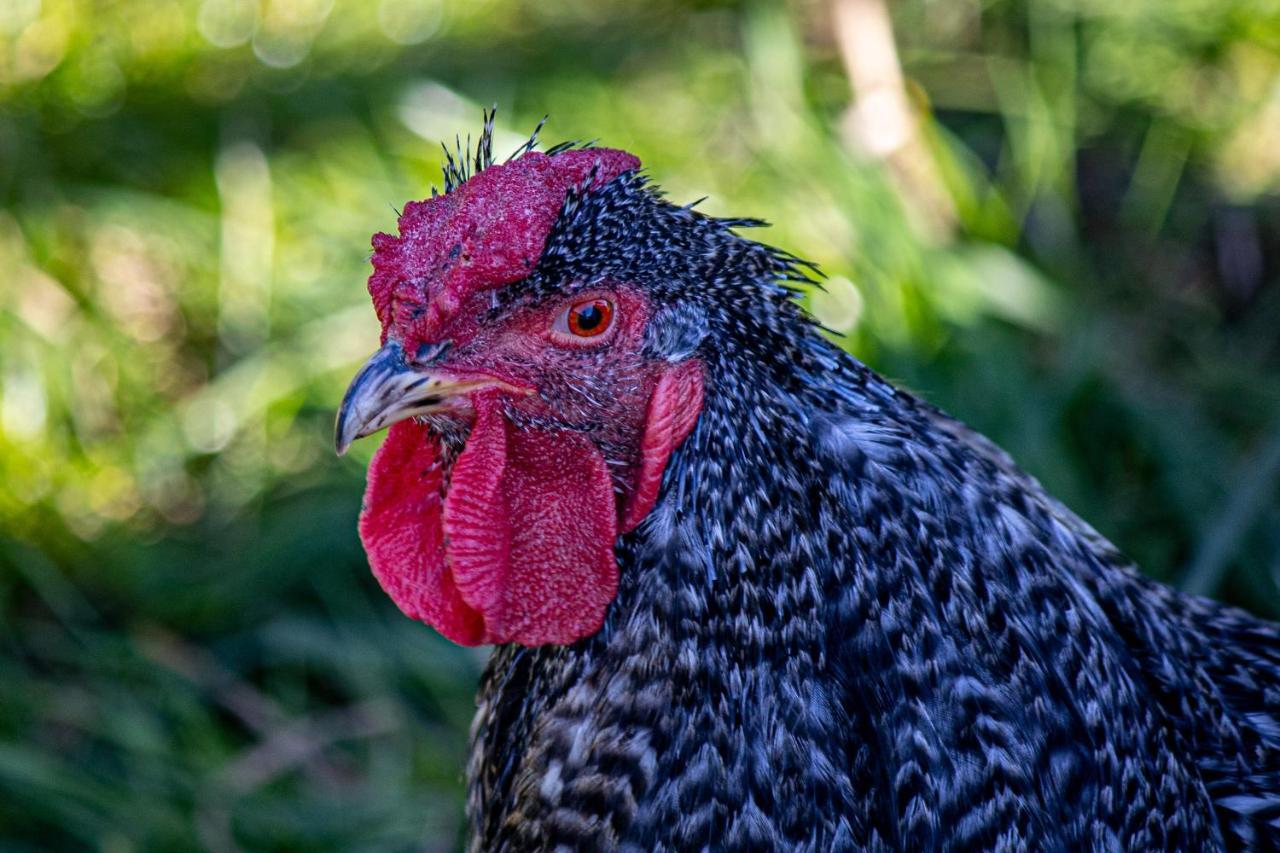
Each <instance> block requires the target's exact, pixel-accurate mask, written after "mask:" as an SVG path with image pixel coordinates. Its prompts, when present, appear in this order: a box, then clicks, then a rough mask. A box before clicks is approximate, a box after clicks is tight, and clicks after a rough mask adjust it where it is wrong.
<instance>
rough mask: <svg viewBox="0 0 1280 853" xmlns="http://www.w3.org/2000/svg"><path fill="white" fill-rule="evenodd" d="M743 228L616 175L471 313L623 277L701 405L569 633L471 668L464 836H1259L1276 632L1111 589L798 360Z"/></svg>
mask: <svg viewBox="0 0 1280 853" xmlns="http://www.w3.org/2000/svg"><path fill="white" fill-rule="evenodd" d="M535 141H536V135H535ZM485 151H486V152H488V151H489V149H488V147H487V146H486V147H485ZM490 160H491V155H490V154H488V153H486V154H485V155H484V157H483V158H479V157H478V158H477V161H476V163H475V166H476V168H481V165H482V163H483V162H488V161H490ZM458 162H461V163H464V164H465V163H466V162H467V159H466V158H465V157H460V158H459V159H458V160H455V163H458ZM459 178H461V179H464V180H465V171H464V170H462V169H459V168H458V167H457V166H456V165H455V167H454V174H453V179H454V180H455V181H456V180H458V179H459ZM449 182H450V181H449V174H448V173H447V174H446V183H447V184H448V183H449ZM751 224H755V223H754V222H753V221H746V220H717V219H714V218H711V217H707V216H704V215H702V214H700V213H698V212H696V211H694V210H692V209H691V208H689V207H681V206H676V205H673V204H671V203H669V202H667V201H665V200H664V199H663V198H662V197H661V196H660V195H659V194H657V193H656V192H655V191H654V190H653V189H652V188H650V187H649V186H648V185H647V183H646V180H645V178H644V177H643V176H642V175H639V174H635V173H629V174H625V175H623V176H621V177H619V178H617V179H615V180H614V181H612V182H611V183H610V184H608V185H607V186H606V187H604V188H603V189H601V190H599V191H595V192H583V193H576V194H574V195H573V196H572V197H571V198H570V199H569V200H568V201H567V202H566V206H565V209H564V212H563V213H562V215H561V217H560V220H559V222H558V223H557V224H556V226H555V229H554V231H553V233H552V235H551V237H550V238H549V240H548V242H547V245H546V248H545V250H544V252H543V256H542V258H541V262H540V264H539V266H538V268H537V270H536V271H535V273H534V274H533V275H531V276H530V277H529V278H528V279H527V280H526V281H524V282H521V283H520V284H518V285H516V286H513V287H512V288H508V289H506V290H504V292H503V297H502V298H503V299H504V300H528V299H538V298H540V297H541V296H543V295H551V294H558V293H559V292H561V291H562V290H564V289H565V288H566V287H569V286H571V285H575V284H576V285H580V284H581V283H583V282H593V281H603V280H616V281H626V282H631V283H634V284H636V285H638V286H640V287H643V288H645V290H646V292H647V293H648V294H649V297H650V299H651V300H652V302H653V303H654V304H655V305H656V306H657V312H656V316H655V319H654V320H653V321H652V324H651V328H650V329H649V331H648V335H647V338H646V340H647V342H648V343H647V345H648V346H650V347H652V349H653V352H654V353H655V355H657V356H660V357H664V358H669V359H671V360H679V359H683V358H688V357H697V358H700V359H702V360H703V361H704V362H705V364H706V368H707V369H706V376H707V388H706V399H705V405H704V409H703V412H702V415H701V418H700V420H699V422H698V425H697V427H696V429H695V430H694V432H693V434H692V435H691V436H690V438H689V439H688V440H687V441H686V442H685V443H684V445H683V446H682V447H681V448H680V449H679V450H678V451H677V452H676V453H675V455H674V456H673V457H672V460H671V462H670V464H669V466H668V468H667V471H666V474H665V478H664V481H663V487H662V492H661V497H660V499H659V502H658V505H657V507H656V508H655V509H654V511H653V512H652V513H651V514H650V516H649V517H648V518H647V519H646V521H645V522H644V523H643V524H642V525H641V526H640V527H639V528H638V529H637V530H636V531H634V532H633V533H631V534H628V535H626V536H624V537H623V538H622V539H621V540H620V542H619V544H618V554H619V559H620V567H621V586H620V589H619V592H618V597H617V600H616V601H615V602H614V604H613V606H612V608H611V610H610V612H609V615H608V618H607V620H606V622H605V625H604V627H603V629H602V630H601V631H600V632H599V633H598V634H597V635H595V636H593V637H591V638H588V639H585V640H582V641H581V642H579V643H577V644H576V645H573V646H571V647H544V648H537V649H528V648H523V647H519V646H506V647H499V648H498V649H497V650H496V651H495V653H494V655H493V658H492V661H491V663H490V665H489V668H488V672H487V674H486V676H485V679H484V683H483V686H482V688H481V691H480V696H479V713H478V715H477V717H476V721H475V725H474V730H473V750H472V756H471V761H470V765H469V781H470V796H469V813H470V819H471V823H472V830H473V835H472V841H471V849H472V850H476V851H481V850H483V851H526V850H553V849H554V850H631V851H651V850H673V851H674V850H808V851H831V850H975V849H993V850H1037V851H1042V850H1083V849H1090V850H1194V851H1200V850H1220V849H1246V850H1248V849H1252V850H1263V849H1273V848H1275V847H1277V846H1278V845H1280V630H1278V629H1277V626H1275V625H1272V624H1267V623H1264V622H1261V621H1259V620H1257V619H1255V618H1253V617H1251V616H1249V615H1247V614H1245V613H1243V612H1241V611H1238V610H1233V609H1230V608H1227V607H1223V606H1221V605H1218V604H1215V603H1213V602H1211V601H1207V600H1204V599H1200V598H1192V597H1189V596H1185V595H1181V594H1179V593H1176V592H1174V591H1173V590H1171V589H1168V588H1166V587H1164V586H1161V585H1159V584H1156V583H1154V582H1151V581H1149V580H1146V579H1144V578H1143V577H1142V576H1141V575H1139V574H1138V573H1137V572H1136V571H1135V570H1134V568H1133V567H1132V566H1131V565H1130V564H1129V562H1128V561H1127V560H1126V559H1125V558H1124V557H1123V556H1121V555H1120V554H1119V553H1118V552H1117V551H1116V549H1115V548H1113V547H1112V546H1111V545H1110V544H1109V543H1108V542H1107V541H1105V540H1104V539H1103V538H1102V537H1101V536H1099V535H1098V534H1097V533H1096V532H1094V531H1093V530H1092V529H1091V528H1090V527H1089V526H1088V525H1087V524H1085V523H1084V522H1083V521H1081V520H1080V519H1079V518H1077V517H1076V516H1075V515H1073V514H1072V513H1071V512H1070V511H1069V510H1067V509H1066V508H1065V507H1063V506H1062V505H1061V504H1059V503H1058V502H1056V501H1055V500H1053V499H1052V498H1051V497H1049V496H1048V495H1046V494H1045V493H1044V491H1043V490H1042V489H1041V487H1040V486H1039V484H1037V483H1036V482H1035V480H1033V479H1032V478H1031V477H1029V476H1028V475H1027V474H1025V473H1023V472H1022V471H1020V470H1019V469H1018V468H1017V466H1016V465H1015V464H1014V463H1013V462H1012V461H1011V460H1010V459H1009V457H1008V456H1006V455H1005V454H1004V453H1003V452H1002V451H1000V450H999V449H997V448H996V447H995V446H994V445H992V444H991V443H990V442H989V441H987V440H986V439H985V438H983V437H981V436H979V435H977V434H975V433H973V432H972V431H970V430H969V429H967V428H966V427H964V426H963V425H961V424H959V423H957V422H956V421H954V420H952V419H950V418H948V417H947V416H946V415H944V414H942V413H940V412H938V411H937V410H935V409H933V408H931V407H929V406H928V405H926V404H924V403H922V402H920V401H919V400H917V399H916V398H914V397H912V396H911V395H909V394H907V393H905V392H903V391H901V390H898V389H896V388H894V387H893V386H891V385H890V384H888V383H887V382H886V381H885V380H883V379H881V378H880V377H879V376H877V375H876V374H875V373H874V372H872V371H871V370H869V369H868V368H867V367H865V366H863V365H862V364H860V363H859V362H857V361H856V360H855V359H853V358H852V357H850V356H849V355H847V354H846V353H844V352H842V351H840V350H839V349H837V348H836V347H834V346H832V345H831V344H830V343H829V342H828V341H827V340H825V339H824V338H823V337H822V335H821V334H820V333H819V330H818V328H817V327H816V325H815V324H814V323H813V321H812V320H810V319H809V318H808V317H806V316H805V315H804V314H803V312H802V311H801V310H800V308H799V307H798V305H797V304H796V302H795V300H794V298H793V297H794V292H793V289H792V287H791V284H792V283H793V282H795V281H796V280H797V279H804V278H805V277H806V276H807V274H808V272H809V267H808V266H807V265H806V264H804V262H802V261H800V260H798V259H796V258H794V257H792V256H790V255H788V254H785V253H783V252H780V251H777V250H775V249H771V248H768V247H765V246H763V245H761V244H759V243H755V242H752V241H750V240H747V239H745V238H743V237H741V236H739V235H738V234H736V233H735V232H734V230H733V229H734V227H736V226H744V225H751Z"/></svg>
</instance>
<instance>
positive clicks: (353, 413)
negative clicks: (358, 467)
mask: <svg viewBox="0 0 1280 853" xmlns="http://www.w3.org/2000/svg"><path fill="white" fill-rule="evenodd" d="M481 384H484V383H478V382H475V381H460V380H458V379H455V378H453V377H450V376H446V375H444V374H443V373H441V372H439V371H438V370H429V369H427V368H425V367H420V366H414V365H411V364H409V363H408V362H407V361H406V360H405V357H404V350H403V348H401V346H400V344H399V343H397V342H396V341H390V342H388V343H387V345H386V346H384V347H383V348H382V349H380V350H378V351H377V352H375V353H374V354H373V355H372V356H370V358H369V360H368V361H367V362H365V365H364V367H362V368H360V372H359V373H357V374H356V376H355V378H354V379H352V380H351V385H350V386H349V387H348V388H347V393H346V394H345V395H344V396H343V398H342V407H341V408H340V409H338V420H337V423H336V424H335V425H334V430H333V444H334V449H335V450H337V451H338V455H339V456H341V455H342V454H344V453H346V452H347V448H348V447H350V446H351V442H353V441H355V440H356V439H357V438H363V437H364V436H366V435H372V434H373V433H375V432H377V431H378V430H381V429H385V428H387V427H389V426H391V425H392V424H393V423H395V422H396V421H402V420H404V419H405V418H412V417H414V416H416V415H426V414H430V413H431V412H438V411H441V410H443V409H446V408H450V406H449V403H450V400H451V398H453V397H456V396H457V395H458V394H460V393H461V392H463V391H468V390H472V389H474V388H475V387H477V385H481Z"/></svg>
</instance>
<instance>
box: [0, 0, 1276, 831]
mask: <svg viewBox="0 0 1280 853" xmlns="http://www.w3.org/2000/svg"><path fill="white" fill-rule="evenodd" d="M837 6H838V7H840V10H841V11H842V13H843V15H844V17H843V18H842V17H841V15H838V14H836V11H837V10H836V9H833V7H837ZM883 8H884V7H883V6H882V5H881V4H879V2H878V0H848V2H845V3H843V4H842V3H839V2H836V3H828V4H824V3H818V2H804V3H801V2H795V3H792V4H790V5H779V4H770V3H764V2H756V3H752V2H741V3H739V2H727V0H726V1H723V2H716V0H701V2H693V1H691V2H683V3H681V2H673V0H661V2H658V3H651V4H645V5H643V6H633V5H631V4H623V3H621V2H603V3H590V4H588V3H584V2H575V3H567V4H534V3H516V2H509V0H485V2H471V3H467V4H461V3H440V2H433V0H378V2H374V3H365V2H356V0H262V2H259V0H201V2H195V0H190V2H188V0H183V2H156V1H155V0H149V1H148V0H115V2H107V0H100V2H90V0H6V2H4V3H0V199H2V200H3V206H2V209H0V285H2V286H0V483H2V484H3V485H0V525H2V528H0V533H2V534H3V538H2V539H0V612H2V613H3V620H2V622H0V637H2V642H3V645H4V652H5V653H4V655H3V657H0V838H3V840H4V842H5V847H6V849H10V848H11V849H19V850H20V849H29V850H47V849H62V848H71V849H79V848H85V847H88V848H95V849H102V850H110V851H124V850H134V849H147V850H168V849H175V850H176V849H190V848H193V847H203V848H206V849H211V850H232V849H236V848H243V849H255V850H257V849H280V850H285V849H388V850H394V849H409V848H414V849H417V848H424V847H425V848H426V849H454V848H455V847H456V845H457V844H458V842H459V839H460V837H461V802H462V800H461V793H460V775H461V767H462V761H463V756H464V751H465V731H466V726H467V723H468V720H469V716H470V711H471V693H472V689H473V685H474V679H475V676H476V674H477V672H478V669H479V667H480V665H481V663H482V657H481V656H479V655H477V654H475V653H472V652H468V651H464V650H461V649H457V648H455V647H452V646H450V645H448V644H447V643H445V642H444V641H442V640H441V639H440V638H438V637H437V636H436V635H434V633H432V632H431V631H430V630H428V629H426V628H423V627H421V626H419V625H417V624H415V623H411V622H408V621H407V620H405V619H403V617H401V616H400V615H399V614H398V613H397V612H396V611H395V610H394V608H393V607H392V605H391V604H390V602H389V601H387V600H386V599H385V597H384V596H383V595H382V594H381V593H380V592H379V591H378V590H377V588H376V585H375V584H374V583H373V582H372V580H371V578H370V577H369V573H368V571H367V568H366V567H365V563H364V559H363V555H362V554H361V552H360V549H359V545H358V542H357V541H356V538H355V534H354V517H355V513H356V511H357V508H358V506H359V499H360V491H361V488H362V482H363V468H364V464H365V463H366V462H367V459H368V457H369V455H370V454H371V452H372V449H373V448H372V446H366V445H357V448H356V450H355V452H354V453H353V454H352V457H351V458H348V459H345V460H342V461H339V460H336V459H334V458H333V457H332V456H331V454H330V452H329V440H330V438H329V430H330V425H331V421H332V412H333V408H334V406H335V404H336V401H337V400H338V398H339V396H340V393H341V390H342V387H343V385H344V384H345V381H346V380H347V378H348V377H349V375H350V373H351V372H352V370H353V369H354V367H355V366H356V365H357V364H358V362H359V360H360V359H361V358H362V357H363V356H364V355H365V354H367V352H368V351H370V350H371V349H372V348H373V347H374V345H375V341H376V328H375V325H374V320H373V314H372V311H371V310H370V309H369V307H368V304H367V297H366V295H365V293H364V288H363V280H364V278H365V277H366V275H367V272H368V268H367V256H368V252H369V242H368V240H369V235H370V234H371V233H372V232H373V231H375V230H388V229H392V228H393V227H394V222H395V207H397V206H399V205H401V204H403V202H404V201H406V200H407V199H410V198H418V197H422V196H425V195H428V194H429V187H430V185H431V184H432V183H433V182H436V183H438V173H439V166H440V162H439V147H438V145H437V142H438V140H440V139H443V138H450V139H451V138H452V137H453V134H455V133H462V134H464V135H465V134H466V133H467V132H475V131H476V130H477V129H478V118H479V109H480V105H487V104H489V103H492V102H495V101H496V102H498V103H499V104H500V105H501V112H500V118H499V131H500V132H499V137H498V146H497V147H498V149H499V150H500V151H501V150H503V149H513V148H515V147H516V145H517V144H519V142H520V141H521V140H522V139H523V138H524V136H526V135H527V133H528V132H529V130H531V129H532V127H533V125H534V124H535V123H536V121H537V119H538V118H540V117H541V116H542V115H543V114H544V113H550V114H551V117H552V119H551V122H550V124H549V126H548V129H547V131H546V133H545V137H546V138H548V139H549V140H552V141H556V140H558V139H560V138H578V139H593V138H599V139H600V140H601V141H602V142H603V143H604V144H609V145H616V146H620V147H626V148H629V149H630V150H633V151H635V152H636V153H638V154H639V155H640V156H641V157H642V159H643V160H644V161H645V163H646V166H647V167H648V168H649V169H650V170H651V172H652V174H653V175H654V176H655V177H656V178H657V179H658V180H659V181H660V182H661V183H662V184H663V185H664V186H665V187H666V188H667V189H668V191H669V192H670V194H671V195H672V197H673V198H675V199H677V200H681V201H684V200H691V199H694V198H697V197H700V196H703V195H708V196H710V198H709V200H708V201H707V202H706V203H705V204H704V205H703V209H705V210H707V211H709V212H712V213H717V214H736V215H758V216H765V217H767V218H769V219H770V220H772V221H773V222H775V223H776V226H775V227H774V228H773V229H772V230H770V231H769V232H766V233H765V234H764V236H765V238H766V239H768V240H769V241H771V242H773V243H776V244H778V245H781V246H783V247H785V248H787V249H789V250H792V251H794V252H796V253H797V254H800V255H803V256H806V257H810V258H813V259H814V260H817V261H819V262H820V263H821V264H822V265H823V267H824V269H825V270H826V271H827V272H828V273H829V275H830V276H831V277H830V279H829V281H828V285H827V290H826V291H825V292H815V293H814V294H813V295H812V300H811V307H812V308H813V309H814V311H815V312H816V313H817V314H818V315H819V316H820V317H821V318H822V319H823V320H824V321H825V322H826V323H827V324H828V325H829V326H831V327H832V328H835V329H838V330H839V331H841V332H844V333H845V337H844V338H842V341H843V343H844V344H845V345H847V346H848V347H850V348H851V349H852V350H853V351H854V352H855V353H857V354H858V355H859V356H861V357H862V358H864V359H865V360H867V361H868V362H870V363H871V364H872V365H873V366H876V367H877V368H879V369H881V370H882V371H883V372H886V373H888V374H889V375H891V376H893V377H896V378H898V379H899V380H900V381H903V382H904V383H906V384H907V385H909V386H911V387H912V388H914V389H916V390H917V391H919V392H920V393H922V394H923V395H924V396H926V397H927V398H928V399H930V400H931V401H933V402H935V403H938V404H940V405H942V406H943V407H945V408H947V409H949V410H951V411H952V412H954V413H955V414H957V415H959V416H961V417H962V418H964V419H966V420H968V421H969V422H971V423H972V424H973V425H974V426H976V427H978V428H979V429H981V430H983V431H984V432H987V433H988V434H989V435H991V436H992V437H993V438H995V439H996V440H997V441H998V442H1000V443H1001V444H1003V445H1004V446H1005V447H1007V448H1008V449H1009V450H1010V451H1011V452H1012V453H1013V454H1014V455H1015V457H1017V458H1018V459H1019V460H1020V461H1021V462H1022V463H1023V464H1024V465H1025V466H1026V467H1027V468H1028V469H1030V470H1031V471H1032V472H1033V473H1035V474H1036V475H1037V476H1039V477H1040V478H1042V480H1043V481H1044V482H1045V484H1046V485H1047V486H1048V487H1049V489H1050V490H1051V491H1053V492H1054V493H1055V494H1057V495H1059V496H1060V497H1062V498H1063V499H1064V500H1065V501H1066V502H1067V503H1068V504H1069V505H1070V506H1072V507H1073V508H1075V509H1076V510H1077V511H1079V512H1080V513H1081V514H1082V515H1083V516H1084V517H1085V518H1087V519H1088V520H1090V521H1091V522H1092V523H1094V524H1095V525H1096V526H1098V527H1099V529H1100V530H1102V532H1103V533H1105V534H1106V535H1108V536H1109V537H1111V538H1112V539H1113V540H1114V541H1116V542H1117V543H1118V544H1119V545H1120V546H1121V547H1122V548H1124V549H1125V550H1126V551H1128V552H1129V553H1130V554H1132V555H1133V556H1134V557H1135V558H1136V559H1138V560H1139V561H1140V562H1141V563H1142V565H1143V566H1144V568H1145V569H1146V570H1147V571H1149V572H1150V573H1152V574H1153V575H1156V576H1158V577H1161V578H1163V579H1166V580H1170V581H1172V582H1177V583H1182V584H1184V585H1186V586H1188V587H1189V588H1192V589H1194V590H1196V591H1199V592H1203V593H1207V594H1213V595H1217V596H1220V597H1224V598H1227V599H1228V600H1231V601H1233V602H1236V603H1239V604H1242V605H1244V606H1246V607H1248V608H1250V609H1252V610H1254V611H1255V612H1259V613H1262V614H1265V615H1270V616H1280V595H1278V594H1277V591H1278V584H1280V532H1278V531H1280V484H1278V482H1277V481H1278V480H1280V369H1278V368H1280V287H1277V276H1278V272H1280V199H1278V197H1277V192H1276V191H1277V178H1278V176H1280V74H1278V72H1280V7H1278V6H1277V5H1276V4H1275V3H1272V2H1263V0H1256V1H1255V0H1251V1H1250V2H1241V1H1240V0H1226V2H1224V1H1223V0H1212V2H1210V0H1129V2H1127V3H1124V4H1112V3H1102V2H1094V0H989V2H979V0H954V2H946V3H943V2H938V0H901V2H895V3H893V4H892V5H891V6H890V7H889V8H890V11H891V12H892V20H893V30H894V36H895V39H896V43H897V51H898V58H899V59H900V62H901V72H902V73H903V74H904V75H905V78H904V79H905V82H904V83H902V84H900V85H898V86H897V88H896V89H894V88H893V86H892V85H890V86H888V88H883V87H882V88H881V89H876V88H875V87H876V86H879V85H880V84H881V82H883V81H882V76H883V73H884V72H885V70H886V68H887V69H889V70H896V69H897V67H898V66H897V64H896V62H894V61H893V56H892V54H890V56H889V61H888V63H887V64H886V63H885V62H883V61H881V62H880V64H879V65H875V64H870V65H864V64H863V60H866V61H867V62H870V59H868V58H869V57H872V52H870V51H868V50H866V49H864V47H859V48H858V49H856V50H853V51H852V53H850V52H849V50H848V46H849V43H850V42H849V39H854V40H855V41H856V40H858V39H867V38H872V37H874V33H875V28H874V26H872V24H873V23H874V15H875V14H876V10H877V9H881V10H882V9H883ZM838 20H844V21H850V20H852V21H854V22H855V23H856V24H857V25H858V26H856V27H854V28H853V29H852V30H850V29H849V28H845V29H841V28H839V27H837V25H836V21H838ZM842 44H843V45H845V47H846V52H845V53H844V54H842V53H841V49H840V47H841V45H842ZM860 44H863V45H864V46H865V42H862V43H860ZM872 46H874V45H872ZM877 75H881V77H878V76H877ZM888 79H889V80H890V83H892V81H893V80H894V79H896V78H895V77H894V76H893V74H890V75H889V78H888ZM851 81H852V88H854V89H859V90H860V91H859V93H858V94H859V97H857V98H856V99H855V98H854V97H853V94H852V92H851ZM868 81H870V82H868ZM878 81H879V82H878ZM868 86H870V87H871V88H867V87H868ZM885 92H888V93H889V95H890V96H891V97H889V98H888V100H885V99H884V98H881V97H880V96H881V95H884V93H885ZM895 92H896V93H897V97H898V101H895V100H894V97H892V96H893V95H894V93H895ZM855 101H856V106H855V108H854V109H853V111H850V104H851V103H852V102H855ZM895 103H896V104H897V107H895V106H894V105H895ZM886 104H887V106H886ZM894 109H898V113H897V114H895V113H894ZM904 110H905V111H907V112H906V113H903V111H904ZM903 114H907V115H908V116H909V119H910V120H909V121H908V122H906V123H905V124H904V125H902V126H901V127H900V126H898V125H895V124H893V122H892V119H893V118H894V117H895V115H897V117H898V118H901V117H902V115H903ZM902 127H905V128H906V130H905V131H903V132H904V133H905V134H906V135H905V137H903V138H905V139H906V142H902V139H900V138H898V137H895V136H894V135H893V134H894V133H895V132H898V131H900V130H902ZM895 140H896V141H895ZM877 146H880V147H877Z"/></svg>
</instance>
